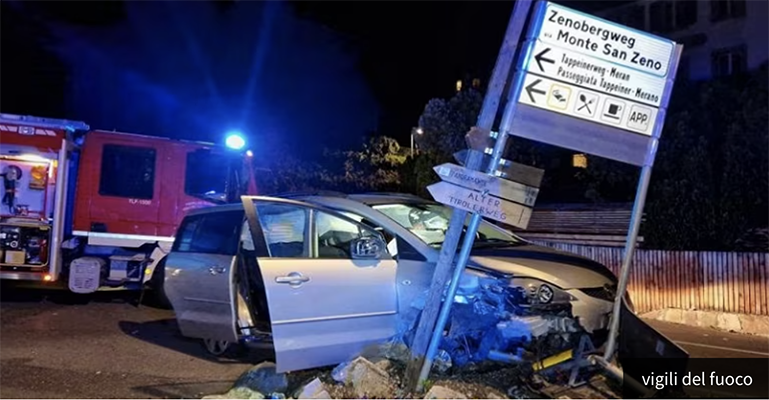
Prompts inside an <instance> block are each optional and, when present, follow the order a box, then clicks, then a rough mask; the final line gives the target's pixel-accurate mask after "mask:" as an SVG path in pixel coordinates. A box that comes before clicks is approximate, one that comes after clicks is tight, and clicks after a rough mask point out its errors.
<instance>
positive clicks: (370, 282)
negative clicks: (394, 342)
mask: <svg viewBox="0 0 769 400" xmlns="http://www.w3.org/2000/svg"><path fill="white" fill-rule="evenodd" d="M242 200H243V206H244V208H245V212H246V218H247V220H248V226H249V228H250V231H251V236H252V239H253V244H254V247H255V252H256V256H257V263H256V264H257V268H258V269H259V275H260V277H261V279H262V282H261V283H262V284H263V290H264V294H265V297H266V302H267V305H268V308H269V320H270V325H271V331H272V339H273V343H274V347H275V357H276V364H277V369H278V371H281V372H283V371H292V370H301V369H308V368H314V367H320V366H327V365H333V364H337V363H340V362H343V361H347V360H350V359H352V358H354V357H355V356H357V355H358V354H360V353H361V352H362V351H363V350H364V349H365V348H366V347H367V346H369V345H375V344H377V343H381V342H383V341H385V340H387V339H388V338H390V337H391V336H393V334H394V333H395V326H396V318H397V315H396V313H397V297H396V296H397V295H396V286H395V273H396V261H395V260H394V259H393V257H392V256H390V254H389V253H388V252H387V245H386V243H385V242H384V239H383V238H382V236H381V234H380V233H378V232H376V231H375V230H373V229H370V228H369V227H367V226H365V225H362V224H360V223H358V222H356V221H354V220H352V219H350V218H348V217H346V216H344V215H342V214H340V213H337V212H335V211H333V210H330V209H326V208H323V207H320V206H317V205H311V204H308V203H303V202H297V201H292V200H286V199H275V198H266V197H259V196H244V197H242Z"/></svg>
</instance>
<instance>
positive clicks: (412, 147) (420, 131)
mask: <svg viewBox="0 0 769 400" xmlns="http://www.w3.org/2000/svg"><path fill="white" fill-rule="evenodd" d="M424 132H425V131H423V130H422V127H418V128H411V157H414V134H415V133H416V134H417V135H421V134H423V133H424Z"/></svg>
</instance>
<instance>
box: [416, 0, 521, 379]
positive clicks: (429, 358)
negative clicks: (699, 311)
mask: <svg viewBox="0 0 769 400" xmlns="http://www.w3.org/2000/svg"><path fill="white" fill-rule="evenodd" d="M531 4H532V1H531V0H517V1H516V2H515V5H514V6H513V13H512V16H511V17H510V21H509V23H508V25H507V30H506V32H505V38H504V40H503V42H502V46H501V48H500V51H499V55H498V57H497V62H496V65H495V66H494V71H493V73H492V75H491V79H490V80H489V87H488V90H487V92H486V97H484V99H483V106H482V108H481V114H480V115H479V116H478V121H477V123H476V125H477V126H478V127H479V128H481V129H485V130H489V131H490V130H491V129H492V125H493V124H494V121H495V120H496V117H497V112H498V110H499V104H500V102H501V99H502V95H503V92H504V89H505V86H506V84H507V80H508V78H509V76H510V72H511V67H512V63H513V58H514V55H515V53H516V50H517V49H518V46H519V42H520V37H521V34H522V33H523V28H524V25H525V23H526V19H527V17H528V14H529V11H530V10H531ZM520 83H521V82H517V83H515V84H513V86H512V87H511V89H510V91H511V93H510V94H511V95H510V96H509V100H508V102H507V108H510V107H512V108H513V109H514V108H515V104H516V102H515V98H516V97H517V95H518V92H520ZM516 86H517V87H518V88H517V89H516ZM510 100H512V101H510ZM505 136H506V135H504V134H503V135H500V138H499V139H498V140H497V143H496V145H495V146H494V151H493V153H494V154H492V160H491V161H492V162H491V163H489V166H488V171H494V170H495V169H496V166H497V165H498V164H499V160H500V159H501V153H502V151H503V150H504V148H505ZM482 162H483V154H482V153H480V152H473V153H470V156H469V157H468V158H467V163H466V167H467V168H468V169H470V170H477V169H479V168H480V167H481V164H482ZM466 217H467V213H466V212H465V211H464V210H462V209H455V210H454V212H453V213H452V215H451V221H450V223H449V229H448V231H447V232H446V238H445V240H444V242H443V246H441V252H440V255H439V258H438V263H437V265H436V266H435V272H434V274H433V283H432V285H431V286H430V289H429V292H428V294H427V299H426V301H425V308H424V309H423V310H422V313H421V316H420V318H419V324H418V326H417V329H416V332H415V335H414V340H413V343H412V345H411V354H412V360H411V362H410V363H409V366H408V369H407V372H406V379H407V382H406V385H407V386H408V387H411V388H413V389H415V390H421V389H422V385H423V384H424V380H425V379H426V377H427V375H428V374H429V372H430V368H431V367H432V362H433V359H434V358H435V355H436V353H437V341H436V340H435V333H436V332H441V333H442V332H443V328H444V327H445V325H446V320H447V319H448V312H444V311H443V309H441V310H440V314H439V309H438V307H439V306H440V305H441V298H442V297H443V293H444V289H445V287H446V286H445V285H446V281H447V278H448V277H449V276H451V279H452V280H451V284H450V285H449V291H453V292H456V287H457V284H458V282H459V277H460V276H461V273H462V271H463V270H464V267H465V264H466V262H467V256H468V255H469V252H470V248H471V247H472V241H471V239H469V238H472V237H474V236H475V235H474V232H475V231H476V230H477V229H478V224H479V223H480V220H481V217H480V216H478V215H477V214H476V215H474V216H473V218H471V221H470V223H469V224H468V226H467V227H466V228H465V220H466ZM463 230H466V231H467V232H468V233H469V232H473V233H472V234H468V235H465V239H466V240H465V242H464V243H463V244H462V250H461V252H460V255H459V258H458V260H457V263H456V265H454V263H453V261H454V258H455V256H456V250H457V245H458V243H459V239H460V237H461V236H462V233H463ZM468 239H469V241H468ZM463 258H464V260H465V261H464V262H462V261H461V260H462V259H463ZM452 267H453V269H452ZM447 298H449V299H451V298H453V295H450V296H449V297H447ZM446 303H448V304H449V306H450V304H451V302H450V301H449V302H444V303H443V305H444V308H445V306H446Z"/></svg>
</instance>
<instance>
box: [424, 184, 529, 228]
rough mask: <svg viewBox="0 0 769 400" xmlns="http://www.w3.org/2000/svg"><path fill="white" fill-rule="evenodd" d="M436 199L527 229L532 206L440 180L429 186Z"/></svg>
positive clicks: (448, 204)
mask: <svg viewBox="0 0 769 400" xmlns="http://www.w3.org/2000/svg"><path fill="white" fill-rule="evenodd" d="M427 191H429V192H430V195H432V196H433V199H435V201H437V202H439V203H441V204H445V205H447V206H451V207H454V208H458V209H461V210H465V211H469V212H473V213H478V214H480V215H481V216H482V217H484V218H489V219H493V220H495V221H499V222H504V223H506V224H510V225H513V226H517V227H519V228H523V229H526V227H527V226H528V225H529V219H531V208H529V207H526V206H522V205H520V204H516V203H513V202H510V201H507V200H503V199H500V198H498V197H494V196H491V195H490V194H484V193H481V192H477V191H475V190H472V189H468V188H464V187H461V186H457V185H453V184H451V183H448V182H438V183H435V184H432V185H430V186H428V187H427Z"/></svg>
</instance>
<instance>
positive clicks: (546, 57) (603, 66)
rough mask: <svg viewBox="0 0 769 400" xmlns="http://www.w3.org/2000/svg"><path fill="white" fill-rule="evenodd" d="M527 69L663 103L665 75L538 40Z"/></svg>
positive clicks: (655, 104)
mask: <svg viewBox="0 0 769 400" xmlns="http://www.w3.org/2000/svg"><path fill="white" fill-rule="evenodd" d="M526 70H527V71H529V72H533V73H535V74H538V75H542V76H546V77H548V78H552V79H555V80H559V81H562V82H566V83H570V84H573V85H577V86H582V87H585V88H588V89H592V90H596V91H599V92H603V93H606V94H609V95H612V96H617V97H621V98H624V99H627V100H632V101H637V102H639V103H645V104H649V105H652V106H655V107H659V105H660V102H661V101H662V94H663V91H664V89H665V80H666V79H665V78H664V77H659V76H655V75H650V74H647V73H644V72H639V71H637V70H635V69H632V68H628V67H624V66H622V65H619V64H616V63H613V62H609V61H604V60H602V59H600V58H596V57H591V56H587V55H585V54H581V53H577V52H575V51H571V50H566V49H564V48H561V47H558V46H555V45H552V44H547V43H543V42H540V41H536V42H535V43H534V47H533V49H532V51H531V54H530V56H529V60H528V62H527V63H526Z"/></svg>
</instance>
